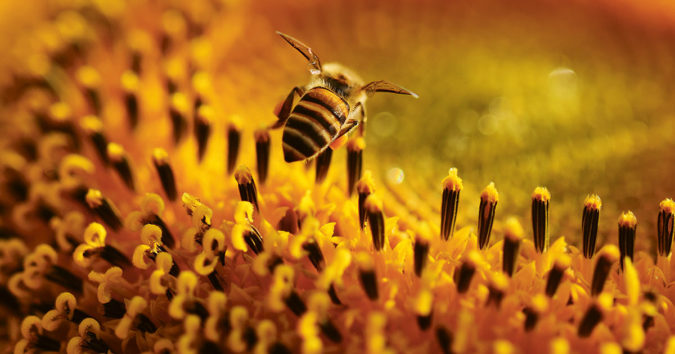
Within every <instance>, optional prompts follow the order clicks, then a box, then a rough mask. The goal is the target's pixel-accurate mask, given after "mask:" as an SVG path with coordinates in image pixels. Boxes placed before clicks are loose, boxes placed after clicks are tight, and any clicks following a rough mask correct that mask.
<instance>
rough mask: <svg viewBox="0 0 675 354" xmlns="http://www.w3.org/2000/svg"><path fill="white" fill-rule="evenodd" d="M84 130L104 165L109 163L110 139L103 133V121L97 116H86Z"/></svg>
mask: <svg viewBox="0 0 675 354" xmlns="http://www.w3.org/2000/svg"><path fill="white" fill-rule="evenodd" d="M81 127H82V130H84V132H85V133H86V134H87V135H88V136H89V139H90V140H91V143H92V145H93V146H94V150H96V154H97V155H98V157H99V158H100V159H101V161H102V162H103V164H104V165H107V164H108V139H107V138H106V137H105V135H104V134H103V122H101V120H100V119H99V118H98V117H96V116H86V117H84V118H83V119H82V123H81Z"/></svg>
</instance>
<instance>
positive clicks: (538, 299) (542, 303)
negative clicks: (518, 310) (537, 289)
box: [523, 294, 548, 332]
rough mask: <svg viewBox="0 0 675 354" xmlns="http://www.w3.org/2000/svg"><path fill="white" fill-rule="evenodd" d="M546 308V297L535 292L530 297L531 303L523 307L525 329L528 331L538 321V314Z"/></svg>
mask: <svg viewBox="0 0 675 354" xmlns="http://www.w3.org/2000/svg"><path fill="white" fill-rule="evenodd" d="M547 308H548V299H547V298H546V297H545V296H544V295H542V294H537V295H535V296H534V297H533V298H532V303H531V304H530V305H529V306H527V307H525V308H524V309H523V313H524V314H525V323H524V327H525V331H526V332H529V331H531V330H533V329H534V327H535V326H536V325H537V322H539V316H540V315H541V314H542V313H543V312H544V311H546V309H547Z"/></svg>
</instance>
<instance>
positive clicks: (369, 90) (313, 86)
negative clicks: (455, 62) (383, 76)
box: [270, 31, 418, 162]
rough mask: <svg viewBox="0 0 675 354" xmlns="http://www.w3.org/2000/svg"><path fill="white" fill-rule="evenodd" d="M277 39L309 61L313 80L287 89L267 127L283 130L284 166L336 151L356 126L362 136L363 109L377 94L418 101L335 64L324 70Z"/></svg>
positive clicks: (311, 56) (308, 54) (302, 47)
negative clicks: (365, 81)
mask: <svg viewBox="0 0 675 354" xmlns="http://www.w3.org/2000/svg"><path fill="white" fill-rule="evenodd" d="M277 34H279V35H280V36H281V38H283V39H284V41H286V42H287V43H288V44H290V45H291V47H293V48H295V50H297V51H298V52H300V54H302V56H303V57H305V59H307V61H308V62H309V65H310V73H311V75H312V77H311V80H310V82H309V83H308V84H307V85H304V86H296V87H293V88H292V89H291V91H290V92H289V94H288V95H287V96H286V99H285V100H284V101H283V102H281V104H279V105H278V106H277V109H276V111H275V114H276V116H277V118H278V120H277V122H275V123H274V124H272V125H271V126H270V129H279V128H283V134H282V142H283V151H284V160H286V162H295V161H305V160H310V159H313V158H315V157H316V156H318V155H319V154H320V153H322V152H323V151H324V150H326V149H333V150H335V149H337V148H339V147H340V146H342V145H343V144H344V143H345V142H346V139H347V136H348V134H349V133H350V132H352V131H354V129H355V128H356V127H357V126H360V129H359V133H358V134H359V136H364V134H365V123H366V110H365V103H366V100H367V98H368V97H370V96H372V95H373V94H374V93H376V92H389V93H395V94H400V95H409V96H413V97H415V98H417V97H418V96H417V95H416V94H415V93H413V92H412V91H409V90H407V89H405V88H403V87H400V86H398V85H395V84H392V83H391V82H388V81H384V80H378V81H372V82H369V83H364V81H363V80H362V79H361V77H360V76H359V75H358V74H356V73H355V72H354V71H352V70H351V69H349V68H347V67H345V66H343V65H341V64H338V63H326V64H322V63H321V60H320V59H319V56H318V55H317V54H316V53H315V52H314V51H313V50H312V48H310V47H309V46H307V45H306V44H304V43H302V42H301V41H299V40H297V39H295V38H293V37H291V36H289V35H287V34H284V33H281V32H279V31H277Z"/></svg>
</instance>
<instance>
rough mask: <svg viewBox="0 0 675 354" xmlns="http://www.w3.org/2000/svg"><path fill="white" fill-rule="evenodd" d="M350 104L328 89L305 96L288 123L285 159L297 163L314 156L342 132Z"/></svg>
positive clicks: (314, 89)
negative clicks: (341, 128)
mask: <svg viewBox="0 0 675 354" xmlns="http://www.w3.org/2000/svg"><path fill="white" fill-rule="evenodd" d="M348 115H349V105H348V104H347V102H345V100H343V99H342V98H341V97H339V96H338V95H336V94H335V93H334V92H332V91H330V90H329V89H327V88H324V87H315V88H313V89H311V90H309V91H307V92H306V93H305V95H304V96H302V98H301V99H300V101H299V102H298V104H297V105H295V107H293V111H291V114H290V116H289V118H288V121H287V122H286V126H285V127H284V133H283V138H282V140H283V143H284V159H285V160H286V162H294V161H300V160H305V159H308V158H311V157H314V156H315V155H316V154H318V153H319V152H321V151H323V150H324V149H325V148H326V146H328V144H330V143H331V142H332V141H333V139H335V137H336V136H337V134H338V133H339V132H340V127H341V126H342V124H343V123H344V122H345V120H347V116H348Z"/></svg>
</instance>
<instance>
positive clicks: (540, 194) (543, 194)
mask: <svg viewBox="0 0 675 354" xmlns="http://www.w3.org/2000/svg"><path fill="white" fill-rule="evenodd" d="M532 199H535V200H540V201H542V202H548V201H549V200H550V199H551V193H550V192H549V191H548V189H547V188H546V187H537V188H535V189H534V192H533V193H532Z"/></svg>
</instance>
